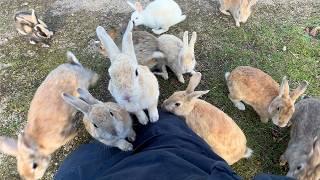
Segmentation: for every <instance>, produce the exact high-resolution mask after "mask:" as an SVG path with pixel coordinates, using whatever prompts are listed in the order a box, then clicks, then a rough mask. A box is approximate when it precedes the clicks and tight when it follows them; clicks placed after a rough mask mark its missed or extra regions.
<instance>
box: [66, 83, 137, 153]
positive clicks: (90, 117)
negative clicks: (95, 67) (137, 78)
mask: <svg viewBox="0 0 320 180" xmlns="http://www.w3.org/2000/svg"><path fill="white" fill-rule="evenodd" d="M77 91H78V94H79V98H77V97H74V96H71V95H70V94H68V93H63V94H62V97H63V99H64V100H65V101H66V102H67V103H68V104H70V105H72V106H73V107H75V108H76V109H78V110H79V111H81V112H82V113H83V114H84V118H83V123H84V124H85V128H86V129H87V131H88V132H89V134H90V135H91V136H92V137H94V138H95V139H97V140H98V141H100V142H101V143H103V144H105V145H107V146H113V147H118V148H119V149H121V150H123V151H130V150H132V147H133V146H132V144H131V143H129V142H128V141H126V138H127V137H128V138H129V139H130V140H131V141H134V140H135V137H136V134H135V132H134V130H133V129H132V120H131V117H130V115H129V113H128V112H127V111H125V110H124V109H122V108H121V107H120V106H119V105H118V104H116V103H113V102H106V103H103V102H101V101H99V100H97V99H96V98H94V97H93V96H92V95H91V94H90V93H89V92H88V91H87V90H85V89H81V88H79V89H78V90H77Z"/></svg>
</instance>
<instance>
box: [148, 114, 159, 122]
mask: <svg viewBox="0 0 320 180" xmlns="http://www.w3.org/2000/svg"><path fill="white" fill-rule="evenodd" d="M158 120H159V113H158V112H157V113H154V114H150V122H152V123H154V122H157V121H158Z"/></svg>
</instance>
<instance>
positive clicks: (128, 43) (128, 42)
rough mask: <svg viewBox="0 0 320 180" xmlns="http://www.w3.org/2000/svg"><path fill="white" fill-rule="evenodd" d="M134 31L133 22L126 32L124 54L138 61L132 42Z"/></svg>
mask: <svg viewBox="0 0 320 180" xmlns="http://www.w3.org/2000/svg"><path fill="white" fill-rule="evenodd" d="M132 29H133V22H132V21H129V23H128V26H127V29H126V32H125V33H124V35H123V39H122V52H123V53H125V54H127V55H129V56H130V57H131V58H133V59H134V60H135V61H137V59H136V54H135V52H134V47H133V41H132Z"/></svg>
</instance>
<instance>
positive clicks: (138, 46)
mask: <svg viewBox="0 0 320 180" xmlns="http://www.w3.org/2000/svg"><path fill="white" fill-rule="evenodd" d="M108 34H109V36H110V37H111V38H112V39H113V40H114V41H115V40H116V39H117V37H119V36H120V33H119V30H118V29H117V28H111V29H110V30H108ZM132 36H133V44H134V49H135V53H136V57H137V60H138V64H139V65H142V66H148V67H149V68H150V69H154V68H158V67H162V64H164V61H163V58H164V54H163V53H162V52H160V51H159V43H158V39H157V38H156V37H155V36H153V35H152V34H150V33H148V32H146V31H133V32H132ZM96 44H97V45H98V47H99V52H100V54H102V55H103V56H105V57H108V54H107V51H106V49H105V47H104V46H103V44H102V43H101V42H100V41H96ZM117 44H121V43H120V42H119V43H117Z"/></svg>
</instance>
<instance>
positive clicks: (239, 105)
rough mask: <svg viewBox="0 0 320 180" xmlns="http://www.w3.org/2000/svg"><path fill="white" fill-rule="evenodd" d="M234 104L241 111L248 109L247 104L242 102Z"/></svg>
mask: <svg viewBox="0 0 320 180" xmlns="http://www.w3.org/2000/svg"><path fill="white" fill-rule="evenodd" d="M234 106H235V107H237V108H238V109H239V110H240V111H244V110H246V106H245V105H244V104H243V103H242V102H235V103H234Z"/></svg>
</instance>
